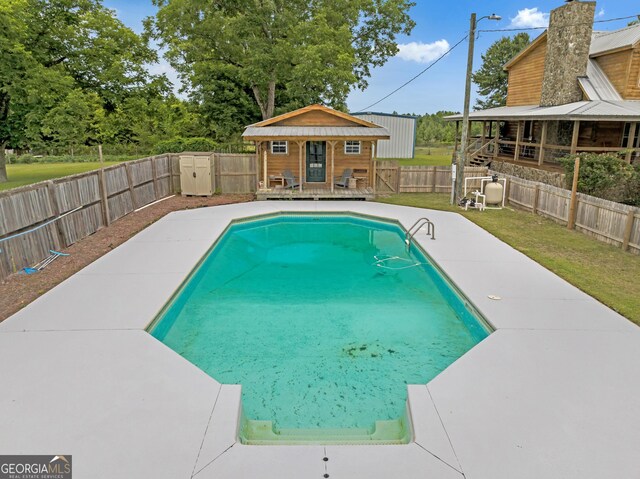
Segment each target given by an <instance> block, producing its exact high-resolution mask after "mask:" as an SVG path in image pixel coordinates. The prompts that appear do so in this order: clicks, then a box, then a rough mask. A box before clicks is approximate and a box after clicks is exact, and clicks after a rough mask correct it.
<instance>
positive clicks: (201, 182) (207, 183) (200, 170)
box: [194, 156, 213, 196]
mask: <svg viewBox="0 0 640 479" xmlns="http://www.w3.org/2000/svg"><path fill="white" fill-rule="evenodd" d="M194 163H195V172H196V195H198V196H211V195H212V194H213V191H212V189H211V160H210V159H209V157H208V156H196V157H195V161H194Z"/></svg>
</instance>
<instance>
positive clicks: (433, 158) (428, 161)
mask: <svg viewBox="0 0 640 479" xmlns="http://www.w3.org/2000/svg"><path fill="white" fill-rule="evenodd" d="M452 153H453V146H434V147H428V146H418V147H416V156H415V158H410V159H406V158H397V159H394V158H384V159H383V160H394V161H397V162H398V163H400V166H417V165H428V166H447V165H450V164H451V155H452Z"/></svg>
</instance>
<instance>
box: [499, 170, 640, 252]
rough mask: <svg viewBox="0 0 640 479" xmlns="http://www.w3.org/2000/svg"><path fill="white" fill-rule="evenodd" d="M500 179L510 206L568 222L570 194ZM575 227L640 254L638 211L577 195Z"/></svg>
mask: <svg viewBox="0 0 640 479" xmlns="http://www.w3.org/2000/svg"><path fill="white" fill-rule="evenodd" d="M500 176H501V177H506V178H507V179H508V182H507V195H506V197H507V200H508V201H509V203H510V204H512V205H515V206H519V207H521V208H524V209H527V210H529V211H531V212H533V213H535V214H538V215H540V216H544V217H547V218H551V219H553V220H555V221H557V222H559V223H562V224H567V223H568V222H569V203H570V200H571V191H569V190H565V189H562V188H557V187H555V186H550V185H546V184H544V183H539V182H536V181H528V180H523V179H521V178H517V177H515V176H509V175H503V174H500ZM575 228H576V230H578V231H581V232H583V233H585V234H588V235H590V236H593V237H595V238H597V239H598V240H600V241H603V242H605V243H609V244H614V245H616V246H620V247H621V248H622V249H623V250H628V251H630V252H632V253H635V254H640V208H636V207H633V206H629V205H623V204H620V203H614V202H613V201H608V200H603V199H601V198H596V197H595V196H589V195H584V194H582V193H578V195H577V205H576V212H575ZM532 234H534V232H532Z"/></svg>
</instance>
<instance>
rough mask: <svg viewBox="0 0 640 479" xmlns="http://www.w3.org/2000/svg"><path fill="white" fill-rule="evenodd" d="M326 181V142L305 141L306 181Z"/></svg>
mask: <svg viewBox="0 0 640 479" xmlns="http://www.w3.org/2000/svg"><path fill="white" fill-rule="evenodd" d="M325 181H327V143H326V142H324V141H307V182H308V183H324V182H325Z"/></svg>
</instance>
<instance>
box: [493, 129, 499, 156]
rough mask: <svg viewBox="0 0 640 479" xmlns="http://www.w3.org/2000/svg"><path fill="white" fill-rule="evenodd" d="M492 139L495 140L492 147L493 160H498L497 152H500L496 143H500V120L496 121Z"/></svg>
mask: <svg viewBox="0 0 640 479" xmlns="http://www.w3.org/2000/svg"><path fill="white" fill-rule="evenodd" d="M493 135H494V136H493V138H494V139H495V140H496V141H495V145H494V146H493V159H494V160H495V159H496V158H498V152H499V151H500V145H499V144H498V142H499V141H500V120H496V131H495V132H494V133H493Z"/></svg>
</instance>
